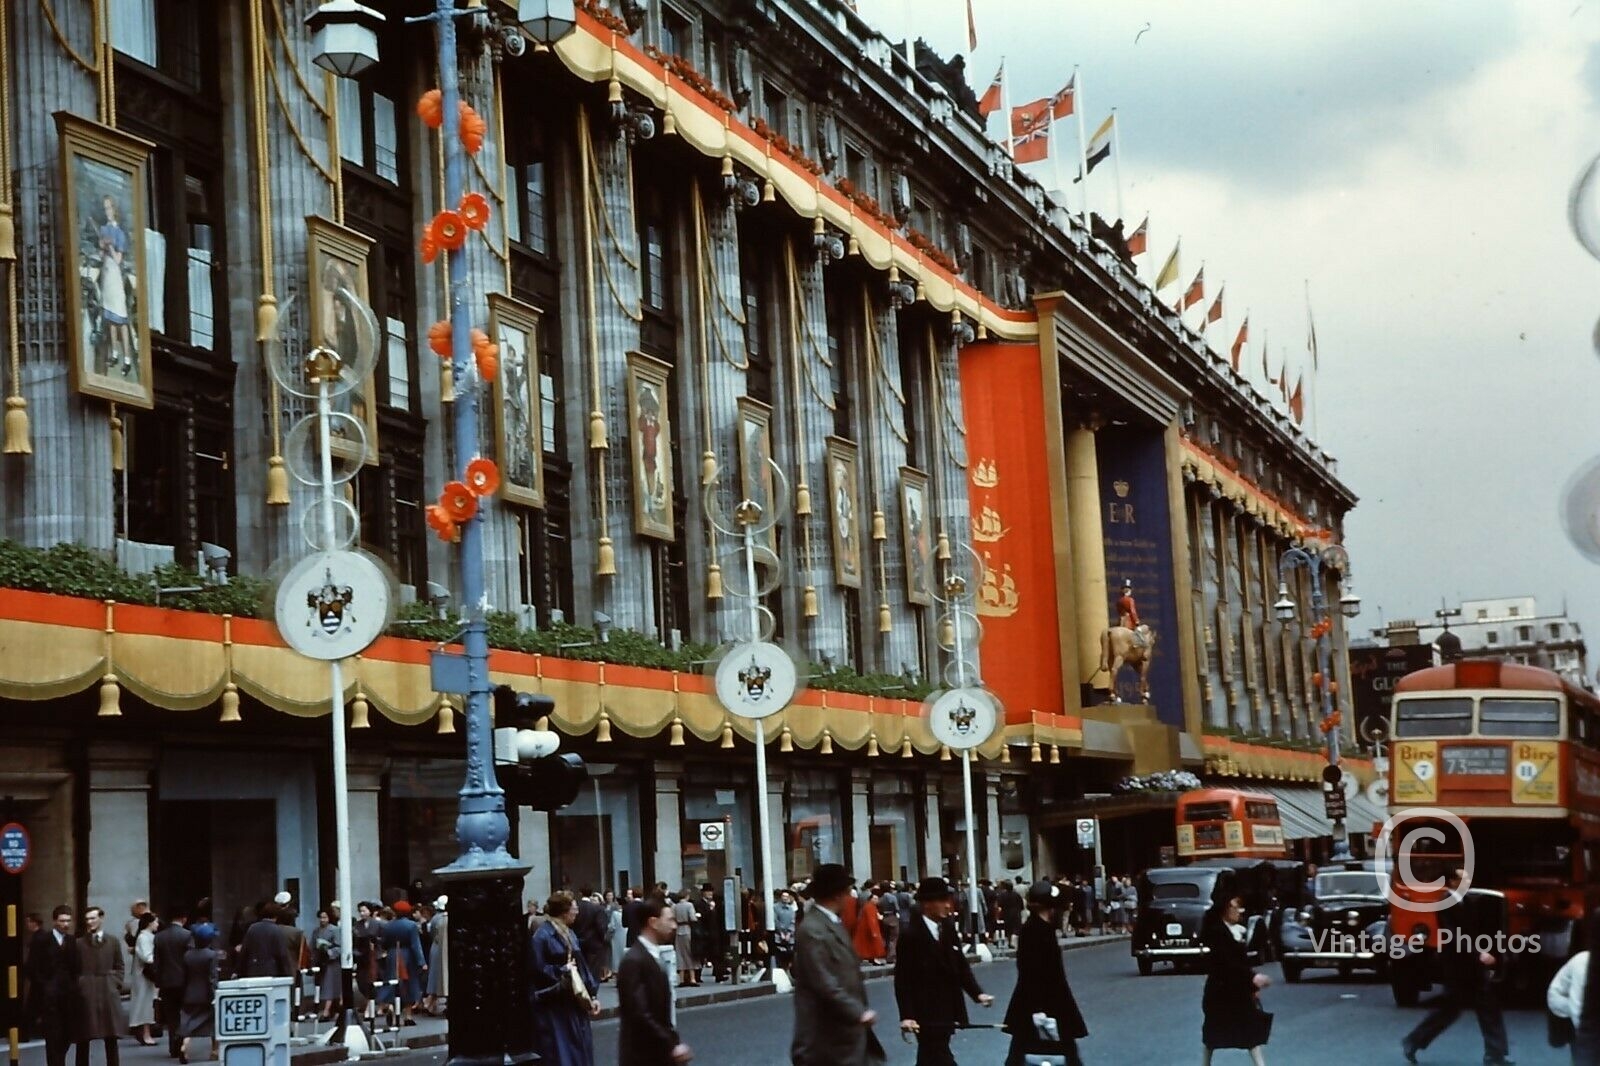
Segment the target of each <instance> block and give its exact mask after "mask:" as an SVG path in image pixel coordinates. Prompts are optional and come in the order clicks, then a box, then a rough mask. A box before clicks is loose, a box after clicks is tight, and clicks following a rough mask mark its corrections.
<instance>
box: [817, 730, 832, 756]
mask: <svg viewBox="0 0 1600 1066" xmlns="http://www.w3.org/2000/svg"><path fill="white" fill-rule="evenodd" d="M817 754H819V755H832V754H833V730H831V729H824V730H823V731H822V743H821V744H819V745H818V746H817Z"/></svg>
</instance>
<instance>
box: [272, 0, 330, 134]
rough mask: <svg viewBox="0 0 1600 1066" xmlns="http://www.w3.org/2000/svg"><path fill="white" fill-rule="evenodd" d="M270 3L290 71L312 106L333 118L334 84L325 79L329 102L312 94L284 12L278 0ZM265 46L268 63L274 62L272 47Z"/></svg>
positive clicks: (274, 29) (275, 30) (277, 35)
mask: <svg viewBox="0 0 1600 1066" xmlns="http://www.w3.org/2000/svg"><path fill="white" fill-rule="evenodd" d="M269 3H270V5H271V7H272V22H273V31H274V35H275V36H276V37H277V38H278V43H279V44H280V45H281V46H282V47H283V58H284V60H285V61H287V62H288V64H289V72H290V73H291V74H293V75H294V80H295V82H296V83H297V84H298V85H299V86H300V91H301V92H303V93H305V94H306V99H307V100H309V101H311V106H312V107H313V108H315V109H316V112H317V114H318V115H320V116H322V117H323V118H324V119H328V118H332V117H333V105H334V98H333V95H332V93H333V91H334V90H333V86H332V85H331V84H329V83H328V82H327V81H326V80H324V83H323V84H324V90H325V91H326V92H327V93H328V94H329V95H328V98H327V103H323V102H322V101H321V100H318V99H317V98H316V96H315V95H313V94H312V92H311V86H310V84H309V83H307V81H306V78H305V75H304V74H302V73H301V72H300V63H299V61H298V60H297V59H295V56H294V50H293V49H292V48H290V46H289V34H288V31H287V29H285V25H284V20H283V12H282V11H281V10H279V8H278V0H269ZM263 48H264V50H263V52H262V56H263V59H264V61H265V62H268V63H271V62H274V61H273V59H272V58H271V56H270V55H269V54H268V53H269V52H270V49H266V48H265V46H263ZM329 76H330V77H331V76H332V75H331V74H330V75H329Z"/></svg>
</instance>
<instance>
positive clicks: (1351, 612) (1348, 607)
mask: <svg viewBox="0 0 1600 1066" xmlns="http://www.w3.org/2000/svg"><path fill="white" fill-rule="evenodd" d="M1339 613H1340V614H1342V615H1344V616H1345V617H1346V618H1354V617H1355V616H1356V615H1358V614H1360V613H1361V597H1360V596H1357V595H1356V594H1355V590H1354V589H1351V590H1349V591H1347V592H1346V593H1345V594H1344V595H1343V596H1340V597H1339Z"/></svg>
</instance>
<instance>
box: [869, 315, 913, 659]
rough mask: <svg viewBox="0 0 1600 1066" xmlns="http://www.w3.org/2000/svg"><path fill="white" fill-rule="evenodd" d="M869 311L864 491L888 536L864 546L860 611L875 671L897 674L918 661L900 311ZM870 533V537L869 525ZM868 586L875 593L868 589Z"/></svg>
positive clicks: (871, 508)
mask: <svg viewBox="0 0 1600 1066" xmlns="http://www.w3.org/2000/svg"><path fill="white" fill-rule="evenodd" d="M868 307H870V308H871V314H870V317H869V320H868V321H867V323H866V329H867V330H868V331H869V332H870V333H871V334H872V337H871V339H870V341H869V344H868V346H866V347H864V348H863V354H864V358H863V360H862V372H861V375H860V378H859V380H860V382H861V391H862V393H863V396H864V397H866V399H865V401H864V402H865V407H864V410H865V411H867V412H870V418H865V417H864V418H863V419H862V420H861V423H860V425H861V431H860V432H861V445H862V476H863V478H864V479H865V480H864V483H863V486H862V487H863V488H864V489H865V490H866V498H867V505H868V508H869V510H871V511H881V512H883V518H884V531H885V532H886V533H887V534H888V536H887V538H886V539H885V540H883V541H882V542H876V541H871V542H869V543H867V544H865V545H864V547H866V548H867V549H868V550H870V552H871V562H870V563H869V564H868V565H867V566H865V567H864V570H865V574H864V575H863V578H864V580H863V582H862V585H863V588H862V590H861V592H862V595H861V613H862V614H863V615H864V616H865V617H864V618H863V620H862V624H863V628H865V629H866V630H867V632H868V633H872V634H876V635H877V639H876V640H875V641H868V642H867V645H868V646H869V647H873V648H875V649H876V663H875V665H876V668H877V669H878V670H880V671H882V672H884V673H889V674H898V673H903V672H905V671H906V670H907V668H910V669H912V670H915V669H916V667H917V663H918V662H919V657H918V655H917V634H916V629H915V627H914V626H913V625H912V622H911V615H910V612H909V610H908V607H909V604H908V603H907V599H906V553H905V544H904V537H903V536H902V532H901V530H902V515H901V511H900V468H901V467H902V466H904V465H905V462H906V428H905V389H904V387H903V386H902V385H901V382H900V355H899V347H900V339H899V330H898V328H897V326H898V313H897V312H896V311H895V310H894V308H893V307H891V306H889V305H888V304H885V305H884V306H882V307H881V308H880V307H878V306H877V305H876V304H874V303H872V302H871V301H870V300H869V302H868ZM867 532H868V533H869V534H870V533H871V526H870V525H868V527H867ZM880 550H881V552H882V554H881V557H880V554H879V552H880ZM869 584H870V586H871V592H870V594H869V593H868V590H867V587H866V586H867V585H869ZM885 603H887V604H888V605H889V617H890V619H891V627H890V630H889V632H888V633H882V632H879V626H880V624H881V623H880V621H879V619H880V617H881V614H882V605H883V604H885Z"/></svg>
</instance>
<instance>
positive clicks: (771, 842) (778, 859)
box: [751, 771, 811, 892]
mask: <svg viewBox="0 0 1600 1066" xmlns="http://www.w3.org/2000/svg"><path fill="white" fill-rule="evenodd" d="M767 810H768V811H770V812H771V815H772V824H771V825H770V826H768V827H767V829H768V834H767V840H768V843H767V855H769V856H771V862H772V865H773V867H774V868H775V869H776V870H777V873H778V879H777V880H776V881H774V882H773V883H772V890H773V891H774V892H776V891H777V890H778V889H780V888H782V887H783V886H784V885H787V884H788V883H789V880H790V878H789V849H788V847H787V845H786V844H785V843H784V829H783V827H784V826H785V825H786V824H788V817H787V815H786V814H785V811H784V806H783V774H782V772H781V771H775V772H773V773H772V774H770V775H769V776H768V778H767ZM758 821H759V820H758ZM761 864H762V859H761V857H760V856H757V857H756V865H757V866H758V867H759V866H760V865H761ZM810 873H811V871H809V870H796V871H794V876H795V877H797V878H798V877H805V876H808V875H809V874H810ZM758 884H760V882H759V881H757V882H753V883H752V886H751V887H755V885H758Z"/></svg>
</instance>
